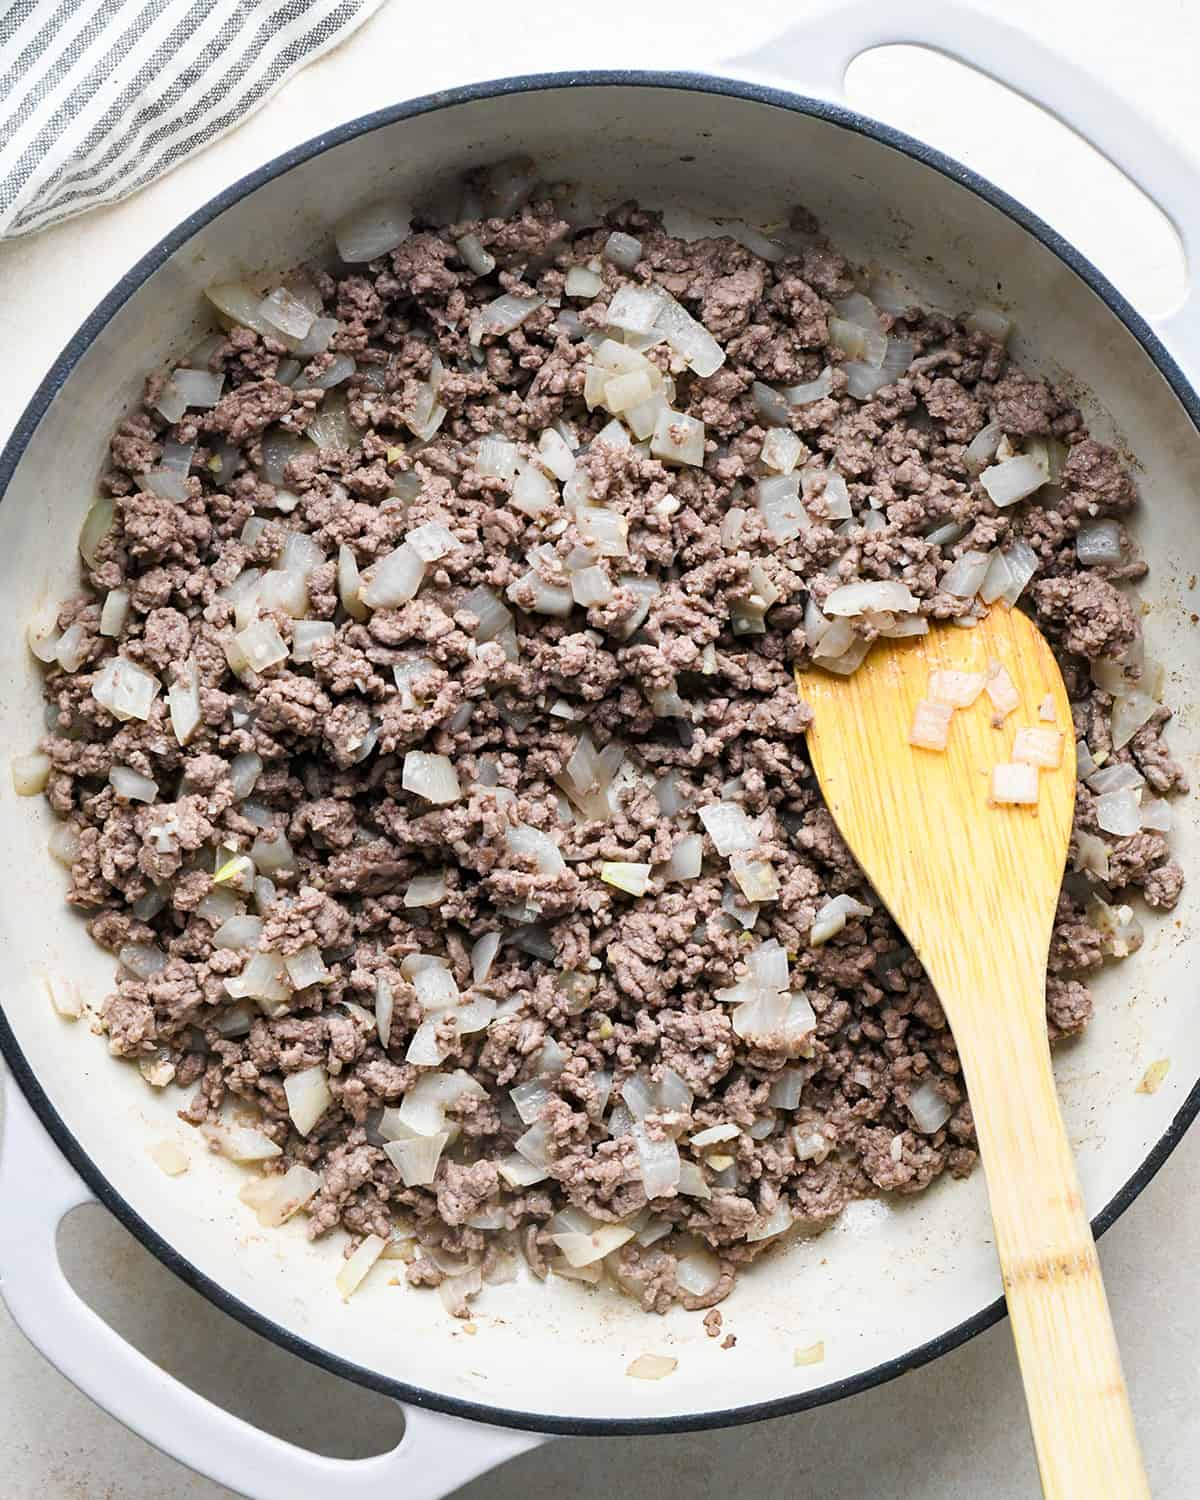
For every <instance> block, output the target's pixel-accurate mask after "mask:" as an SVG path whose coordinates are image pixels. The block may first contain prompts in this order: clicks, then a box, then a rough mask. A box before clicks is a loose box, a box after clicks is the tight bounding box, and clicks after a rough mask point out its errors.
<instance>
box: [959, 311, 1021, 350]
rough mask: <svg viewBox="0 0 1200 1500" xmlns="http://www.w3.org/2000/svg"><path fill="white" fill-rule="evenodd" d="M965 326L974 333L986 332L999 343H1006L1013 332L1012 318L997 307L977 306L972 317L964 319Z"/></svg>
mask: <svg viewBox="0 0 1200 1500" xmlns="http://www.w3.org/2000/svg"><path fill="white" fill-rule="evenodd" d="M963 327H964V328H969V329H970V330H971V332H972V333H985V334H987V336H988V338H990V339H995V340H996V342H997V343H998V344H1003V343H1006V342H1007V340H1008V336H1009V334H1010V333H1011V332H1012V319H1011V318H1010V317H1008V316H1007V315H1006V314H1005V313H1002V312H1000V311H999V309H998V308H995V307H986V306H984V307H977V308H976V309H975V311H974V312H973V313H972V314H971V315H970V317H967V318H964V319H963Z"/></svg>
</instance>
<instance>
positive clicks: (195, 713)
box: [167, 656, 203, 745]
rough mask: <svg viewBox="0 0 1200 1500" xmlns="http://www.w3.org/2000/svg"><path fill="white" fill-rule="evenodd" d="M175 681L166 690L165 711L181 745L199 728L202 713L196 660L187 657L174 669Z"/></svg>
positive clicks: (192, 657) (187, 741)
mask: <svg viewBox="0 0 1200 1500" xmlns="http://www.w3.org/2000/svg"><path fill="white" fill-rule="evenodd" d="M175 672H176V676H175V681H174V682H173V683H172V684H171V686H170V687H169V688H168V689H167V711H168V713H169V714H170V716H171V729H172V731H173V733H174V735H175V738H176V740H177V741H178V742H179V744H181V745H186V744H188V743H189V742H190V740H191V738H192V736H193V735H194V734H195V732H196V730H197V729H199V727H200V722H201V719H202V718H203V713H202V710H201V707H200V672H199V668H198V667H197V666H196V658H195V657H194V656H189V657H188V659H187V660H186V661H185V662H182V663H180V664H179V665H178V666H177V667H176V669H175Z"/></svg>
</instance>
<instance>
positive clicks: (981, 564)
mask: <svg viewBox="0 0 1200 1500" xmlns="http://www.w3.org/2000/svg"><path fill="white" fill-rule="evenodd" d="M990 564H991V554H990V553H987V552H964V553H963V555H962V556H961V557H960V558H958V559H957V560H956V561H955V562H953V563H951V565H950V566H949V568H947V569H946V572H945V573H944V574H943V576H942V581H941V588H942V591H943V592H944V593H947V594H953V595H954V596H955V597H956V598H959V599H970V598H971V596H972V595H973V594H977V593H978V592H979V588H980V585H981V584H982V583H983V580H984V579H985V578H986V577H987V571H988V567H989V566H990Z"/></svg>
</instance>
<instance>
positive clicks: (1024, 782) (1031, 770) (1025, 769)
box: [991, 762, 1038, 806]
mask: <svg viewBox="0 0 1200 1500" xmlns="http://www.w3.org/2000/svg"><path fill="white" fill-rule="evenodd" d="M991 799H992V801H993V802H994V803H1003V804H1014V805H1029V806H1036V805H1037V800H1038V773H1037V767H1036V766H1031V765H1024V764H1020V763H1009V764H1005V763H1004V762H1001V764H999V765H996V766H993V767H992V791H991Z"/></svg>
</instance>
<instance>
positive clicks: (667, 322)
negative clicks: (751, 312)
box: [654, 287, 725, 376]
mask: <svg viewBox="0 0 1200 1500" xmlns="http://www.w3.org/2000/svg"><path fill="white" fill-rule="evenodd" d="M659 296H660V299H661V302H660V307H659V310H658V316H657V317H656V318H655V320H654V331H655V332H656V333H659V334H661V335H662V337H663V338H664V339H665V340H666V341H667V343H668V344H669V345H670V346H671V348H672V349H673V350H674V352H675V353H676V354H678V355H679V356H680V358H681V359H683V361H684V362H685V363H686V364H687V366H688V368H689V369H690V370H692V371H693V372H694V373H695V374H697V375H700V376H708V375H715V374H716V372H717V371H718V370H719V369H720V368H721V366H722V365H723V364H724V363H725V351H724V349H722V348H721V346H720V344H718V343H717V341H716V339H714V338H713V336H712V334H711V333H709V331H708V329H707V328H705V327H704V325H703V324H702V323H699V322H697V321H696V319H695V318H693V317H692V315H691V313H689V312H688V311H687V309H686V308H685V307H683V306H682V305H681V304H680V303H678V302H677V301H676V300H675V298H674V297H672V296H671V295H670V294H669V293H667V292H666V291H664V290H663V289H662V288H661V287H660V288H659Z"/></svg>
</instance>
